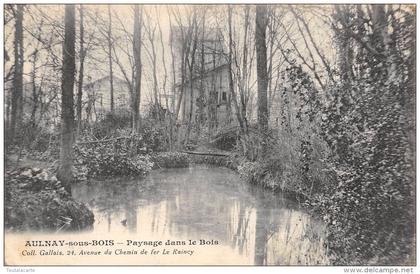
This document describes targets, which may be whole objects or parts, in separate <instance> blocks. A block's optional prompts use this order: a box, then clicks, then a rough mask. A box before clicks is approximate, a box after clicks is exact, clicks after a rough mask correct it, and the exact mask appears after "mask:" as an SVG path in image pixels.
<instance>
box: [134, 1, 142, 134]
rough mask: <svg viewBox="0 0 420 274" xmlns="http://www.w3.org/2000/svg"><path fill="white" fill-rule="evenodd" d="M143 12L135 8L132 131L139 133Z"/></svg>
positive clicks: (137, 7)
mask: <svg viewBox="0 0 420 274" xmlns="http://www.w3.org/2000/svg"><path fill="white" fill-rule="evenodd" d="M141 17H142V12H140V11H139V6H138V5H135V6H134V33H133V34H134V39H133V54H134V85H133V86H134V90H133V91H132V130H133V132H138V131H139V129H140V96H141V70H142V64H141V28H142V25H141V22H142V19H141Z"/></svg>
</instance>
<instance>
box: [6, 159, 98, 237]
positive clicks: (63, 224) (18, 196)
mask: <svg viewBox="0 0 420 274" xmlns="http://www.w3.org/2000/svg"><path fill="white" fill-rule="evenodd" d="M4 182H5V212H4V213H5V217H4V222H5V230H6V231H15V232H18V231H53V232H58V231H68V230H84V229H89V228H90V227H91V226H92V224H93V222H94V215H93V213H92V211H91V210H90V209H89V208H88V207H87V206H86V205H85V204H83V203H80V202H78V201H76V200H74V199H73V198H72V197H71V195H70V194H69V193H67V191H66V190H65V189H64V187H63V186H62V185H61V183H60V181H58V180H57V178H56V177H55V176H51V175H50V174H48V172H47V171H46V170H45V169H40V168H28V167H21V168H18V169H15V170H13V171H10V170H9V171H6V173H5V177H4Z"/></svg>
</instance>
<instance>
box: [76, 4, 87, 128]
mask: <svg viewBox="0 0 420 274" xmlns="http://www.w3.org/2000/svg"><path fill="white" fill-rule="evenodd" d="M79 15H80V26H79V27H80V28H79V31H80V33H79V35H80V38H79V39H80V49H79V50H80V52H79V58H80V59H79V62H80V64H79V81H78V87H77V103H76V117H77V135H78V134H79V132H80V127H81V123H82V97H83V76H84V65H85V56H86V51H85V40H84V26H83V5H80V7H79Z"/></svg>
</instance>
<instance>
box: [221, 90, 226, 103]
mask: <svg viewBox="0 0 420 274" xmlns="http://www.w3.org/2000/svg"><path fill="white" fill-rule="evenodd" d="M222 102H226V92H225V91H223V92H222Z"/></svg>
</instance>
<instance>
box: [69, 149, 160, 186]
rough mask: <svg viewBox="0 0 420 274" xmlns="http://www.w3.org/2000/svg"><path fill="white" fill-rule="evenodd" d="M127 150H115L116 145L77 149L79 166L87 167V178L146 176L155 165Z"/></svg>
mask: <svg viewBox="0 0 420 274" xmlns="http://www.w3.org/2000/svg"><path fill="white" fill-rule="evenodd" d="M126 151H127V150H126V149H120V150H118V151H117V150H115V144H114V145H112V144H111V145H110V144H101V143H98V144H94V145H91V146H89V147H86V146H83V147H76V155H77V161H78V165H82V166H85V168H86V172H85V173H86V176H87V177H88V178H94V177H109V176H144V175H146V174H147V173H148V172H149V171H150V170H151V168H152V166H153V163H152V162H151V161H150V160H149V158H148V157H147V156H142V155H137V156H135V157H131V156H130V155H129V154H128V152H126Z"/></svg>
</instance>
